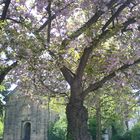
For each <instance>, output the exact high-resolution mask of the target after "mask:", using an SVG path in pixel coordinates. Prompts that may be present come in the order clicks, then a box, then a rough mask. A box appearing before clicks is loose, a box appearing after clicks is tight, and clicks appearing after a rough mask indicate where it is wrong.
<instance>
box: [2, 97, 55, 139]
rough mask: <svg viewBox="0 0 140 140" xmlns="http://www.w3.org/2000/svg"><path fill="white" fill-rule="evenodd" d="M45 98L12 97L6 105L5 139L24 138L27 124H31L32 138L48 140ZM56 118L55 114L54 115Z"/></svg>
mask: <svg viewBox="0 0 140 140" xmlns="http://www.w3.org/2000/svg"><path fill="white" fill-rule="evenodd" d="M44 102H45V101H44V100H41V99H38V100H31V99H30V98H29V97H28V96H27V97H25V96H23V97H18V98H17V97H16V96H15V95H14V97H12V98H10V99H9V101H8V103H7V106H6V115H5V128H4V140H24V137H25V128H24V127H25V124H26V123H29V124H31V132H30V140H47V124H48V123H47V122H48V111H47V109H46V108H45V105H44ZM53 116H54V117H52V118H53V119H52V120H51V121H54V120H55V115H53Z"/></svg>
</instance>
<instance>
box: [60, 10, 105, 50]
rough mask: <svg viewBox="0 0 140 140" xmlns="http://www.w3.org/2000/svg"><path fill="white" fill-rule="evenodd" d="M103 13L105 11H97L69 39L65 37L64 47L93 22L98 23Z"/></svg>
mask: <svg viewBox="0 0 140 140" xmlns="http://www.w3.org/2000/svg"><path fill="white" fill-rule="evenodd" d="M103 13H104V12H103V11H97V12H96V13H95V14H94V15H93V16H92V17H91V18H90V19H89V20H88V21H87V22H86V23H85V24H84V25H83V26H82V27H80V28H79V29H78V30H76V31H75V32H74V33H72V34H71V35H70V36H68V38H67V39H64V40H63V41H62V45H61V46H62V48H65V47H66V46H67V45H68V44H69V43H70V41H72V40H74V39H75V38H76V37H78V36H79V35H81V34H82V33H83V32H84V31H86V30H87V29H88V28H89V27H91V25H93V23H96V22H97V21H98V19H99V18H100V17H101V15H102V14H103Z"/></svg>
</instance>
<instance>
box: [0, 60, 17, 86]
mask: <svg viewBox="0 0 140 140" xmlns="http://www.w3.org/2000/svg"><path fill="white" fill-rule="evenodd" d="M17 63H18V62H17V61H16V62H14V63H13V64H12V65H10V66H7V67H6V68H4V69H2V70H1V71H0V84H1V83H2V82H3V80H4V78H5V76H6V75H7V74H8V72H9V71H10V70H12V69H13V68H14V67H16V66H17Z"/></svg>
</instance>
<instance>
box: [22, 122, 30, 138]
mask: <svg viewBox="0 0 140 140" xmlns="http://www.w3.org/2000/svg"><path fill="white" fill-rule="evenodd" d="M23 129H24V130H23V140H31V139H30V137H31V123H30V122H26V123H25V124H24V128H23Z"/></svg>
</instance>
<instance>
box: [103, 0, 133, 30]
mask: <svg viewBox="0 0 140 140" xmlns="http://www.w3.org/2000/svg"><path fill="white" fill-rule="evenodd" d="M131 1H132V0H127V1H126V2H125V3H124V4H122V5H121V6H120V7H119V8H118V10H117V11H116V12H115V13H114V14H113V15H112V16H111V18H110V19H109V20H108V21H107V22H106V23H105V25H104V26H103V28H102V31H105V30H106V28H107V27H108V26H109V25H110V23H111V22H112V21H114V19H115V18H116V17H118V16H119V14H120V13H121V12H122V11H123V10H124V9H125V8H126V7H127V6H128V5H129V4H130V2H131Z"/></svg>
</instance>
